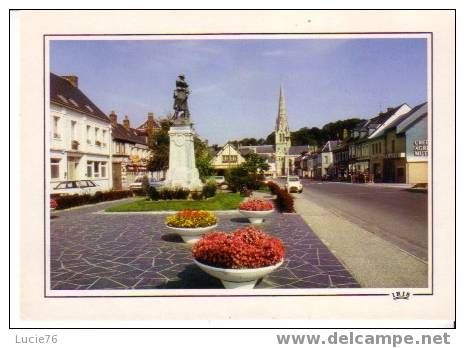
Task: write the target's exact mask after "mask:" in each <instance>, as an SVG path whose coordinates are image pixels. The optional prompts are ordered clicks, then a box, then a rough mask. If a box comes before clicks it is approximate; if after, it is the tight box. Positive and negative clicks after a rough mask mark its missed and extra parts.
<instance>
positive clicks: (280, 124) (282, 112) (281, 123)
mask: <svg viewBox="0 0 465 348" xmlns="http://www.w3.org/2000/svg"><path fill="white" fill-rule="evenodd" d="M287 129H289V126H288V124H287V113H286V101H285V100H284V88H283V85H281V86H280V89H279V111H278V118H277V119H276V130H287Z"/></svg>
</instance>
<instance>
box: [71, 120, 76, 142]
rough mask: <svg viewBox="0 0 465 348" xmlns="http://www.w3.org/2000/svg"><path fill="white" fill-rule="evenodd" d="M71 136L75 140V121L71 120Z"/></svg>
mask: <svg viewBox="0 0 465 348" xmlns="http://www.w3.org/2000/svg"><path fill="white" fill-rule="evenodd" d="M71 138H72V140H76V121H71Z"/></svg>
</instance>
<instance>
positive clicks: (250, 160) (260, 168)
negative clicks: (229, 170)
mask: <svg viewBox="0 0 465 348" xmlns="http://www.w3.org/2000/svg"><path fill="white" fill-rule="evenodd" d="M244 158H245V162H244V163H243V164H242V165H243V166H244V168H245V169H246V171H247V173H248V174H249V175H253V174H257V173H259V174H263V172H264V171H267V170H268V169H270V165H269V164H268V163H267V162H266V160H265V158H263V157H261V156H259V155H257V154H256V153H253V152H252V153H249V154H247V155H245V156H244Z"/></svg>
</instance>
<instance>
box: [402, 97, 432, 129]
mask: <svg viewBox="0 0 465 348" xmlns="http://www.w3.org/2000/svg"><path fill="white" fill-rule="evenodd" d="M414 109H415V111H414V112H412V113H409V114H410V115H409V117H406V118H405V119H403V120H402V121H401V122H400V123H399V124H398V125H397V129H396V131H397V133H398V134H399V133H403V132H405V131H406V130H408V129H409V128H411V127H413V126H414V125H415V124H416V123H417V122H419V121H420V120H422V119H423V118H425V117H427V116H428V103H426V102H425V103H422V104H420V105H417V106H416V107H415V108H414ZM412 111H413V109H412Z"/></svg>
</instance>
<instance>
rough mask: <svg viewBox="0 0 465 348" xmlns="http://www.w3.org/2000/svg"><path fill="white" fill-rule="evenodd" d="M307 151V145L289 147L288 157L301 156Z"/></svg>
mask: <svg viewBox="0 0 465 348" xmlns="http://www.w3.org/2000/svg"><path fill="white" fill-rule="evenodd" d="M309 149H310V148H309V146H308V145H297V146H291V147H290V148H289V155H301V154H302V152H307V151H308V150H309Z"/></svg>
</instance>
